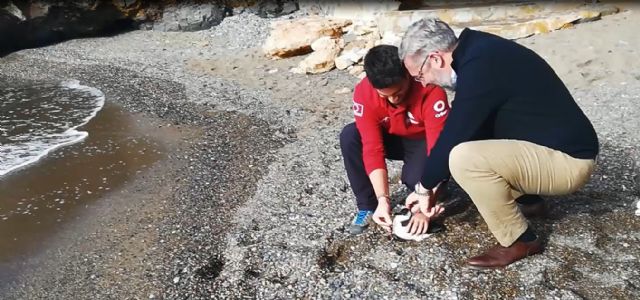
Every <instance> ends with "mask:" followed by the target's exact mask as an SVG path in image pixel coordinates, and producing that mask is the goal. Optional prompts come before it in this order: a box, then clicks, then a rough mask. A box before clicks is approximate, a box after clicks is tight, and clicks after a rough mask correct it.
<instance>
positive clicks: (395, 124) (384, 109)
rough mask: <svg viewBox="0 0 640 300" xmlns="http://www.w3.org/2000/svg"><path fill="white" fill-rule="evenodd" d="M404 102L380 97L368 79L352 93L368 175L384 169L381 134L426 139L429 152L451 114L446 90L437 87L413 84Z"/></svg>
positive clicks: (363, 80) (413, 82)
mask: <svg viewBox="0 0 640 300" xmlns="http://www.w3.org/2000/svg"><path fill="white" fill-rule="evenodd" d="M410 85H411V86H410V87H409V91H408V92H407V94H406V96H405V99H404V101H403V102H402V103H400V104H398V106H397V107H394V106H393V105H391V104H390V103H389V102H388V101H387V99H385V98H383V97H380V95H378V92H376V90H375V88H374V87H373V86H372V85H371V83H370V82H369V80H368V79H367V78H366V77H365V78H364V79H362V81H360V83H358V85H356V88H355V91H354V93H353V113H354V115H355V119H356V127H357V128H358V131H359V132H360V136H361V137H362V155H363V159H364V168H365V170H366V171H367V174H370V173H371V172H372V171H373V170H375V169H385V170H386V168H387V164H386V163H385V155H384V146H383V145H382V131H383V130H384V131H385V132H387V133H389V134H393V135H397V136H402V137H405V138H410V139H422V138H426V142H427V149H425V151H427V153H429V152H430V151H431V148H433V145H435V143H436V140H438V136H439V135H440V131H442V128H443V127H444V123H445V121H446V119H447V116H448V115H449V102H448V101H447V94H446V93H445V91H444V90H443V89H442V88H441V87H439V86H436V85H428V86H427V87H423V86H422V84H420V83H419V82H415V81H413V80H412V81H411V83H410Z"/></svg>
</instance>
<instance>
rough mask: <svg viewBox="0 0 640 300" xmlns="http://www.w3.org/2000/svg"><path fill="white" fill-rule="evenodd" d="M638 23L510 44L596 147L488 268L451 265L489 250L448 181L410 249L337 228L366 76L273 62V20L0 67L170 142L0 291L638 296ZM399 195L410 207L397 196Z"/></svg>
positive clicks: (110, 295)
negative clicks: (593, 157)
mask: <svg viewBox="0 0 640 300" xmlns="http://www.w3.org/2000/svg"><path fill="white" fill-rule="evenodd" d="M639 12H640V7H639V8H638V9H635V8H633V7H631V10H628V11H623V12H621V13H619V14H616V15H612V16H607V17H604V18H603V19H602V20H600V21H597V22H592V23H585V24H578V25H576V26H575V27H574V28H570V29H565V30H561V31H556V32H552V33H549V34H542V35H536V36H533V37H530V38H526V39H522V40H519V41H518V42H520V43H522V44H523V45H525V46H527V47H530V48H531V49H533V50H535V51H536V52H538V53H539V54H540V55H541V56H542V57H544V58H545V59H546V60H547V61H548V62H549V63H550V65H551V66H552V67H553V68H554V69H555V71H556V72H557V73H558V75H559V76H560V77H561V78H562V79H563V80H564V81H565V83H566V85H567V86H568V88H569V90H570V91H571V92H572V94H573V95H574V97H575V99H576V100H577V102H578V103H579V105H580V106H581V107H582V109H583V110H584V111H585V113H586V114H587V116H588V117H589V118H590V119H591V121H592V122H593V124H594V126H595V128H596V131H597V132H598V135H599V138H600V142H601V149H602V152H601V155H600V157H599V163H598V168H597V171H596V174H594V175H593V177H592V180H591V182H590V183H589V184H588V185H587V186H586V187H585V188H584V189H582V190H581V191H579V192H578V193H576V194H573V195H570V196H567V197H554V198H550V199H549V200H550V202H551V204H552V205H553V209H552V213H551V216H550V218H549V219H547V220H534V221H533V225H534V228H536V230H537V232H539V233H540V235H541V236H542V237H543V238H544V239H545V242H546V245H547V248H546V251H545V252H544V253H543V254H542V255H536V256H532V257H530V258H527V259H525V260H523V261H520V262H518V263H515V264H513V265H511V266H509V267H508V268H505V269H502V270H497V271H495V272H487V273H479V272H476V271H471V270H467V269H465V268H464V267H463V262H464V259H465V258H466V257H468V256H469V255H472V254H475V253H477V252H479V251H481V250H482V249H484V248H486V247H488V246H490V245H492V244H493V243H494V240H493V237H492V236H491V234H490V233H489V231H488V230H487V227H486V224H485V223H484V222H483V220H482V218H481V217H480V216H479V214H478V212H477V211H476V210H475V208H474V207H473V206H472V205H470V200H469V199H468V197H467V196H466V195H465V194H464V193H463V192H462V191H461V190H460V189H459V188H457V189H455V190H454V193H453V198H452V200H451V201H450V202H449V203H448V205H449V207H450V208H451V209H450V211H455V210H456V209H455V208H460V209H459V210H458V212H459V214H456V215H454V216H452V217H450V218H448V219H447V221H446V226H447V230H446V231H445V232H444V233H443V234H439V235H436V236H434V237H432V238H431V239H428V240H426V241H423V242H421V243H414V242H398V241H396V240H389V239H388V238H387V237H386V236H384V235H383V234H382V233H381V231H379V230H370V231H368V232H367V233H366V234H364V235H361V236H357V237H353V236H350V235H349V234H348V232H346V231H345V226H346V225H347V224H348V222H349V221H350V220H351V218H352V216H353V214H354V212H355V211H354V199H353V195H352V194H351V190H350V189H349V186H348V181H347V179H346V174H345V172H344V167H343V164H342V160H341V156H340V151H339V145H338V134H339V132H340V130H341V129H342V127H343V126H344V125H345V124H347V123H349V122H352V119H353V116H352V112H351V110H350V107H351V95H350V94H349V93H346V94H340V93H336V91H337V90H340V89H342V88H349V89H351V88H352V87H353V86H354V85H355V84H356V83H357V81H358V79H357V78H355V77H354V76H352V75H349V74H348V73H347V72H344V71H337V70H333V71H331V72H328V73H324V74H320V75H299V74H292V73H290V72H289V71H288V70H289V69H290V68H291V67H294V66H296V65H297V62H298V61H300V60H301V59H302V57H295V58H291V59H286V60H275V61H274V60H269V59H267V58H265V57H264V56H263V55H262V53H261V51H260V46H261V44H262V42H263V41H264V39H265V37H266V35H267V33H268V26H267V25H268V22H269V20H267V19H260V18H258V17H257V16H254V15H246V14H242V15H238V16H234V17H229V18H226V19H225V20H224V21H223V23H222V24H220V25H218V26H217V27H214V28H212V29H210V30H205V31H199V32H190V33H186V32H184V33H167V32H155V31H132V32H129V33H125V34H121V35H117V36H112V37H104V38H91V39H78V40H71V41H67V42H63V43H60V44H57V45H52V46H48V47H44V48H39V49H29V50H22V51H19V52H16V53H13V54H10V55H8V56H6V57H3V58H0V74H2V75H3V76H9V77H11V78H14V79H29V80H61V79H76V80H79V81H80V82H83V83H84V84H87V85H90V86H93V87H96V88H98V89H100V90H101V91H103V92H104V94H105V96H106V99H107V102H110V103H113V104H114V105H118V106H120V107H122V109H124V110H126V111H128V112H129V113H130V114H132V115H133V116H140V120H142V121H141V125H140V126H143V127H145V126H146V127H147V128H148V129H149V130H147V131H146V132H153V134H155V135H157V137H158V138H159V139H160V140H162V141H165V144H164V145H165V146H166V156H163V157H161V158H158V160H157V161H156V162H155V163H153V164H151V165H150V166H148V168H145V169H144V170H143V171H141V172H139V173H136V174H135V175H134V176H132V178H131V179H130V180H127V181H126V182H123V183H122V184H121V185H119V186H118V188H117V189H116V190H114V191H112V192H110V193H108V194H105V195H104V196H103V197H101V198H100V199H96V200H95V201H94V202H92V205H90V206H88V207H84V208H82V207H81V208H80V209H79V210H78V211H77V215H78V218H77V219H76V220H75V221H72V222H67V223H65V224H64V226H61V228H58V229H56V231H55V232H54V233H51V236H50V237H49V238H48V241H49V242H47V243H46V244H45V245H44V246H43V247H44V248H43V249H42V251H40V253H38V254H37V255H31V256H30V257H29V258H28V259H25V260H24V261H23V262H22V263H21V264H20V267H19V268H18V269H19V272H18V274H17V275H16V276H15V277H13V278H12V279H11V282H9V283H5V284H4V285H3V286H4V287H3V289H1V290H0V298H2V299H205V298H206V299H211V298H215V299H238V298H258V299H292V298H313V299H315V298H323V299H324V298H336V299H339V298H376V299H377V298H391V299H395V298H403V299H416V298H428V299H437V298H443V299H470V298H481V299H487V298H491V299H493V298H518V299H534V298H535V299H556V298H560V299H632V298H634V297H637V295H638V294H640V286H638V282H640V260H639V259H640V218H638V217H637V216H635V215H634V211H635V207H636V206H635V205H636V202H638V201H639V200H640V183H639V180H640V178H639V177H638V174H639V173H638V172H639V171H640V165H639V164H638V161H639V160H640V148H639V147H638V145H640V143H639V142H640V134H639V130H640V106H639V105H638V103H639V101H640V71H639V70H640V59H639V58H640V53H639V52H638V51H639V50H638V49H640V36H639V35H638V34H637V28H639V25H640V18H639V17H640V15H639ZM532 84H535V83H532ZM550 109H553V108H550ZM149 134H151V133H149ZM398 171H399V170H398V168H392V177H393V176H398ZM392 188H393V198H394V200H395V201H398V202H399V201H402V200H403V199H404V198H403V196H404V195H406V192H405V191H404V190H403V189H402V187H401V186H399V185H397V184H395V185H393V187H392ZM467 207H469V208H468V209H467Z"/></svg>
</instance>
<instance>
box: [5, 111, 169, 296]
mask: <svg viewBox="0 0 640 300" xmlns="http://www.w3.org/2000/svg"><path fill="white" fill-rule="evenodd" d="M81 130H84V131H87V132H89V136H88V137H87V138H86V139H85V140H84V141H81V142H79V143H76V144H73V145H68V146H65V147H62V148H59V149H57V150H55V151H54V152H52V153H50V154H49V155H48V156H47V157H45V158H44V159H42V160H41V161H39V162H37V163H35V164H32V165H28V166H26V167H24V168H22V169H19V170H17V171H15V172H12V173H10V174H7V176H5V177H3V178H1V179H0V215H2V218H0V237H2V238H1V239H2V242H1V243H0V285H1V283H6V282H9V281H11V280H13V279H14V278H15V276H16V275H17V273H18V272H19V270H22V268H21V263H20V262H23V261H26V260H28V259H29V258H30V257H33V256H36V255H38V254H39V253H41V250H42V249H45V248H47V247H48V245H50V244H51V243H53V242H54V241H52V239H55V236H56V233H58V232H59V231H60V230H61V229H62V228H63V227H64V226H65V224H67V223H72V222H74V221H77V220H78V219H81V218H84V217H90V216H91V214H92V213H93V210H94V206H95V205H96V202H97V201H100V200H103V199H105V198H106V196H108V195H109V194H111V193H114V192H116V191H118V190H119V189H121V188H122V186H123V185H124V184H126V183H127V182H129V181H131V180H132V179H133V178H134V177H135V176H136V175H139V174H140V173H142V172H144V171H145V170H146V169H148V168H149V167H151V166H152V165H153V164H154V163H156V162H158V161H161V160H162V159H164V158H165V157H166V151H167V143H172V141H171V140H172V139H174V137H172V136H171V134H169V135H167V134H166V131H167V130H162V128H161V127H160V128H158V127H157V126H154V125H152V122H150V121H149V120H148V119H147V118H143V117H141V116H136V115H134V114H131V113H128V112H126V111H125V110H123V109H122V108H121V107H120V106H118V105H116V104H114V103H111V102H108V103H107V104H106V105H105V107H104V108H103V109H102V111H100V112H99V114H98V115H97V116H96V117H95V118H94V119H92V120H91V121H90V122H89V123H88V124H87V125H85V126H83V127H82V128H81ZM161 131H164V132H163V133H162V134H159V133H160V132H161Z"/></svg>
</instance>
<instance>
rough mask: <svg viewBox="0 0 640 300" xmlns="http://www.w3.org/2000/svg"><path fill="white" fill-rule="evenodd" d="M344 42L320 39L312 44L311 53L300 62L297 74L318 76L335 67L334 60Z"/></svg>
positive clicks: (334, 39)
mask: <svg viewBox="0 0 640 300" xmlns="http://www.w3.org/2000/svg"><path fill="white" fill-rule="evenodd" d="M341 46H344V41H342V39H340V38H337V39H336V38H331V37H321V38H319V39H318V40H316V41H314V42H313V43H312V46H311V47H312V48H313V50H314V51H313V53H311V54H309V56H307V57H306V58H305V59H304V60H302V61H301V62H300V64H299V65H298V68H297V69H296V70H295V71H294V72H297V73H307V74H318V73H324V72H327V71H330V70H331V69H333V67H335V59H336V57H337V56H338V53H340V49H341V48H342V47H341Z"/></svg>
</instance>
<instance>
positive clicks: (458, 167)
mask: <svg viewBox="0 0 640 300" xmlns="http://www.w3.org/2000/svg"><path fill="white" fill-rule="evenodd" d="M476 148H477V147H475V145H474V142H465V143H460V144H458V145H457V146H455V147H453V149H451V153H449V170H450V171H451V176H453V178H454V179H456V180H457V181H458V180H459V179H461V178H462V176H464V175H465V174H467V173H468V172H469V171H470V170H471V168H473V166H474V165H475V164H476V163H478V161H479V160H478V159H479V156H478V151H477V150H478V149H476Z"/></svg>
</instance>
